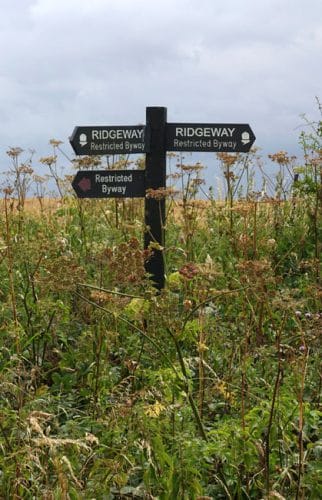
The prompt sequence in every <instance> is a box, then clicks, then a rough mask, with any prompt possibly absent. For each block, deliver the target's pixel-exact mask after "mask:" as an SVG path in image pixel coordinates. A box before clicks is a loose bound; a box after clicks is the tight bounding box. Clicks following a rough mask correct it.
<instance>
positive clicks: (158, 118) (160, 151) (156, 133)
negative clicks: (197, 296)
mask: <svg viewBox="0 0 322 500" xmlns="http://www.w3.org/2000/svg"><path fill="white" fill-rule="evenodd" d="M166 122H167V108H163V107H151V108H146V139H147V146H148V152H147V153H146V159H145V187H146V189H159V188H165V187H166V144H165V143H166ZM164 224H165V199H164V198H163V199H161V200H158V199H155V198H153V196H152V197H146V198H145V227H146V230H145V235H144V248H148V246H149V244H150V243H151V242H155V243H158V244H159V245H161V246H162V247H164ZM146 271H147V272H148V273H149V274H151V276H152V280H153V281H154V283H155V286H156V288H158V289H159V290H161V289H162V288H163V287H164V260H163V253H162V251H161V250H158V249H156V250H153V255H152V257H151V258H150V259H149V261H148V262H147V263H146Z"/></svg>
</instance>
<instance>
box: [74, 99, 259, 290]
mask: <svg viewBox="0 0 322 500" xmlns="http://www.w3.org/2000/svg"><path fill="white" fill-rule="evenodd" d="M254 141H255V135H254V133H253V131H252V130H251V128H250V126H249V125H248V124H232V123H221V124H218V123H201V124H200V123H199V124H198V123H167V108H164V107H148V108H146V125H145V126H144V125H128V126H91V127H75V129H74V131H73V133H72V136H71V137H70V143H71V146H72V148H73V149H74V152H75V153H76V154H77V155H95V156H96V155H111V154H133V153H141V154H142V153H145V154H146V159H145V170H81V171H79V172H77V174H76V176H75V178H74V179H73V182H72V186H73V188H74V190H75V192H76V195H77V196H78V197H79V198H138V197H142V198H143V197H145V228H146V229H145V235H144V248H148V247H149V245H150V244H151V243H155V249H154V252H153V255H152V257H151V258H150V260H149V261H148V262H147V264H146V271H147V272H148V273H149V274H151V277H152V280H153V281H154V284H155V286H156V288H158V289H162V288H163V287H164V279H165V277H164V261H163V254H162V247H164V240H165V235H164V225H165V199H164V197H162V196H161V197H160V198H159V197H158V196H155V194H157V193H156V190H159V189H160V188H161V189H163V188H165V187H166V152H167V151H191V152H192V151H193V152H217V153H219V152H226V153H247V152H248V151H249V150H250V148H251V147H252V145H253V143H254ZM146 190H152V191H150V195H149V196H146ZM154 191H155V193H153V192H154Z"/></svg>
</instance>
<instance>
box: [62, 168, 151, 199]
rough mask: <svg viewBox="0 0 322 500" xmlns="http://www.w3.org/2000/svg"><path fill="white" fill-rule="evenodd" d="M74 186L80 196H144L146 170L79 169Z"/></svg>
mask: <svg viewBox="0 0 322 500" xmlns="http://www.w3.org/2000/svg"><path fill="white" fill-rule="evenodd" d="M72 186H73V188H74V191H75V193H76V194H77V196H78V198H141V197H142V198H143V197H144V196H145V172H144V170H79V171H78V172H77V174H76V175H75V177H74V179H73V182H72Z"/></svg>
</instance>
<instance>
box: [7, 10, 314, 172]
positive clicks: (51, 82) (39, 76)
mask: <svg viewBox="0 0 322 500" xmlns="http://www.w3.org/2000/svg"><path fill="white" fill-rule="evenodd" d="M0 5H1V17H0V46H1V52H0V57H1V60H0V88H1V97H0V116H1V120H0V160H1V164H0V171H4V170H6V169H7V165H8V162H9V159H8V158H7V156H6V154H5V152H6V151H7V150H8V148H9V147H11V146H20V147H22V148H23V149H25V150H28V149H29V148H32V149H35V150H36V154H35V159H37V158H39V157H40V156H43V155H45V154H50V152H51V150H50V146H49V145H48V142H49V139H51V138H56V139H60V140H62V141H64V145H63V148H64V151H65V152H66V153H67V155H68V156H71V157H72V156H73V152H72V149H71V147H70V145H69V143H68V137H69V136H70V135H71V133H72V130H73V128H74V126H75V125H135V124H138V123H144V122H145V108H146V107H147V106H166V107H167V108H168V121H169V122H180V121H182V122H210V123H224V122H227V123H249V124H250V126H251V128H252V130H253V131H254V133H255V135H256V138H257V139H256V143H255V144H256V145H257V146H259V147H261V148H263V151H264V152H265V153H267V152H276V151H279V150H282V149H283V150H288V151H289V152H290V153H292V154H293V153H295V154H298V152H299V149H298V135H299V132H300V129H299V128H298V127H299V126H300V127H301V125H302V124H303V121H302V119H301V118H300V115H301V114H302V113H307V115H308V116H309V117H310V118H312V119H317V118H318V117H319V114H318V110H317V106H316V103H315V96H318V97H322V92H321V89H322V86H321V84H322V1H321V0H306V1H305V2H304V1H303V0H225V2H223V1H222V0H220V1H219V0H162V1H161V0H159V1H158V0H0Z"/></svg>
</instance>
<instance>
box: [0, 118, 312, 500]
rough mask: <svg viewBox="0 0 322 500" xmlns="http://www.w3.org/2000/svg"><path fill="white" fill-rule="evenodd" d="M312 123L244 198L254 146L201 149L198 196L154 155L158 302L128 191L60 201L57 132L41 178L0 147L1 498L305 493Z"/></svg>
mask: <svg viewBox="0 0 322 500" xmlns="http://www.w3.org/2000/svg"><path fill="white" fill-rule="evenodd" d="M320 127H321V122H320V123H319V124H317V125H316V126H315V125H314V124H313V125H312V130H309V133H308V132H307V131H306V132H305V133H304V134H302V136H301V141H302V143H303V147H304V152H305V163H304V165H301V166H300V167H299V166H296V160H295V159H294V158H292V157H289V156H288V155H287V154H286V153H285V152H279V153H277V154H274V155H271V157H270V158H271V160H272V161H273V162H275V164H276V165H277V166H278V169H279V172H278V175H277V177H276V178H275V182H274V183H273V182H272V179H269V178H267V177H265V175H264V173H263V175H264V177H263V192H260V193H257V192H254V191H253V177H254V169H255V166H256V168H258V166H260V165H261V164H260V163H259V162H258V152H257V151H255V150H254V151H252V152H251V153H250V154H249V155H238V154H237V155H230V154H221V155H218V156H219V160H220V162H221V165H222V170H223V174H224V177H223V178H224V180H225V183H226V188H225V199H222V200H221V201H218V200H216V199H215V196H214V195H213V194H212V191H211V190H210V192H209V193H207V196H208V200H200V190H201V191H203V189H204V188H203V180H202V166H201V165H200V164H194V165H186V164H183V163H182V161H181V160H180V158H179V159H178V158H173V155H169V164H170V165H169V172H170V171H171V176H170V178H169V181H168V184H169V185H170V184H171V183H173V184H174V188H169V189H168V190H166V191H165V192H164V193H162V195H163V196H166V197H167V220H166V246H165V248H164V249H162V250H163V254H164V258H165V262H166V272H167V281H166V287H165V288H164V289H163V290H162V291H161V292H160V293H158V292H157V290H156V289H155V288H154V287H153V286H152V283H151V280H150V279H149V277H147V276H146V274H145V268H144V263H145V261H146V259H148V258H149V256H150V255H151V252H153V250H154V249H155V246H154V248H153V245H151V248H149V249H147V250H143V249H142V241H143V234H144V230H145V228H144V225H143V221H144V215H143V211H144V206H143V205H144V201H143V200H134V199H132V200H126V201H121V200H117V199H115V200H79V199H77V198H75V197H74V196H73V195H72V194H71V192H70V188H69V186H70V178H67V179H64V180H62V179H61V178H60V176H59V173H58V169H57V155H58V153H59V150H60V143H59V142H58V141H51V143H52V146H53V148H54V151H53V155H52V156H50V157H47V158H42V159H41V160H40V161H41V163H42V164H43V165H44V168H47V167H48V175H46V176H45V177H39V176H35V175H34V174H33V168H32V165H33V161H34V160H33V159H32V158H30V159H28V160H27V161H25V162H23V161H21V156H22V151H21V150H19V149H18V148H12V149H11V150H10V151H9V152H8V154H9V157H10V158H11V162H12V166H11V171H10V173H9V175H8V184H6V187H5V189H4V198H3V200H1V201H2V207H3V210H1V215H0V217H1V221H0V228H1V229H0V231H1V233H0V237H1V240H0V280H1V287H0V317H1V324H0V328H1V344H0V348H1V357H0V387H1V412H0V497H1V498H4V499H20V498H21V499H36V498H37V499H38V498H43V499H48V500H49V499H50V500H51V499H81V498H83V499H125V498H137V499H140V498H141V499H160V500H161V499H162V500H166V499H169V500H171V499H200V500H201V499H207V498H209V499H211V498H213V499H226V498H228V499H262V498H267V499H268V498H278V499H283V498H285V499H293V498H294V499H295V498H296V499H304V498H305V499H318V498H321V497H322V483H321V478H322V473H321V472H322V471H321V456H322V443H321V438H320V435H319V428H321V427H319V426H320V424H321V403H320V395H321V368H320V360H321V339H320V338H319V327H320V326H321V317H322V316H321V309H320V306H321V290H320V270H319V260H318V259H319V250H320V247H319V245H320V232H319V231H320V228H319V210H320V204H321V177H320V175H321V173H320V172H321V171H320V169H321V164H322V144H321V128H320ZM101 161H102V159H101V158H87V157H85V158H81V159H78V160H77V161H76V162H75V163H76V166H77V168H97V167H99V166H100V165H101ZM104 161H105V160H104ZM138 163H139V165H137V164H135V165H134V166H135V168H140V167H142V160H139V161H138ZM173 163H177V164H176V166H174V165H173ZM124 166H126V168H129V165H128V162H126V159H124V158H121V159H119V160H118V162H116V163H115V164H114V165H111V168H122V167H124ZM100 168H102V166H101V167H100ZM260 168H261V167H260ZM288 174H289V175H288ZM50 177H51V178H52V179H53V180H54V182H55V183H56V186H57V189H58V192H59V193H60V198H59V199H58V200H57V201H56V202H55V204H54V205H48V203H46V201H45V192H46V191H45V189H46V188H45V186H46V182H47V180H48V178H50ZM178 185H179V186H180V189H178V191H175V189H176V188H177V187H178ZM269 187H270V188H271V190H273V191H274V192H273V193H272V195H267V193H266V188H267V189H268V188H269ZM31 188H33V189H34V190H35V200H34V203H37V204H38V207H37V208H35V207H34V208H33V210H30V209H29V208H28V204H27V200H26V196H27V193H28V190H30V189H31ZM150 195H152V196H153V193H150ZM155 196H160V192H157V193H155ZM203 197H205V193H204V195H203ZM158 249H159V247H158Z"/></svg>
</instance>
